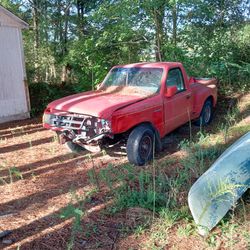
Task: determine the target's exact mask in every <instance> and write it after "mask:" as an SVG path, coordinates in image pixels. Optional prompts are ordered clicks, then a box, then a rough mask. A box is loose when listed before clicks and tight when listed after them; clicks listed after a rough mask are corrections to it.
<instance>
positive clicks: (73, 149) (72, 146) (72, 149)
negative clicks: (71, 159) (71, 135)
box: [65, 141, 85, 154]
mask: <svg viewBox="0 0 250 250" xmlns="http://www.w3.org/2000/svg"><path fill="white" fill-rule="evenodd" d="M65 146H66V148H68V150H69V151H70V152H71V153H77V154H80V153H82V152H83V151H85V149H84V148H83V147H81V146H80V145H78V144H76V143H74V142H72V141H67V142H65Z"/></svg>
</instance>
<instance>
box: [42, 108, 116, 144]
mask: <svg viewBox="0 0 250 250" xmlns="http://www.w3.org/2000/svg"><path fill="white" fill-rule="evenodd" d="M43 126H44V127H45V128H47V129H51V130H54V131H60V132H62V134H64V137H66V138H67V140H71V141H73V142H75V143H84V144H90V143H96V142H98V141H100V140H101V139H102V138H103V137H105V136H107V137H112V131H111V122H110V121H108V120H105V119H101V118H98V117H94V116H90V115H83V114H75V113H69V112H62V111H57V112H53V113H48V112H45V113H44V115H43Z"/></svg>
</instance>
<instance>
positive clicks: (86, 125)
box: [51, 114, 97, 131]
mask: <svg viewBox="0 0 250 250" xmlns="http://www.w3.org/2000/svg"><path fill="white" fill-rule="evenodd" d="M51 124H52V126H56V127H59V128H63V129H72V130H82V131H89V130H90V129H94V128H96V126H97V120H96V118H95V117H92V116H84V115H81V116H79V115H74V114H73V115H53V118H52V119H51Z"/></svg>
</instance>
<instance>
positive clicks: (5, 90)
mask: <svg viewBox="0 0 250 250" xmlns="http://www.w3.org/2000/svg"><path fill="white" fill-rule="evenodd" d="M6 20H7V19H6ZM25 80H26V76H25V67H24V60H23V52H22V37H21V32H20V28H17V27H13V26H11V27H9V26H7V25H6V26H5V25H4V26H3V25H1V26H0V123H1V122H5V121H8V117H9V120H13V119H15V116H16V117H18V118H20V117H21V118H26V117H28V116H29V110H28V103H27V98H26V92H25V85H24V81H25Z"/></svg>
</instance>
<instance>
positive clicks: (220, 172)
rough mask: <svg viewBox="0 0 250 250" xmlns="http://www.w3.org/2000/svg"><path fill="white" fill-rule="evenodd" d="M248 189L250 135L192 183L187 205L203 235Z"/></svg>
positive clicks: (230, 148)
mask: <svg viewBox="0 0 250 250" xmlns="http://www.w3.org/2000/svg"><path fill="white" fill-rule="evenodd" d="M249 187H250V132H248V133H247V134H245V135H244V136H242V137H241V138H240V139H239V140H237V141H236V142H235V143H234V144H232V145H231V146H230V147H229V148H228V149H227V150H226V151H225V152H224V153H223V154H222V155H221V156H220V157H219V158H218V159H217V160H216V161H215V162H214V164H213V165H212V166H211V167H210V168H209V169H208V170H207V171H206V172H205V173H204V174H203V175H202V176H201V177H200V178H199V179H198V180H197V181H196V182H195V183H194V184H193V186H192V187H191V189H190V191H189V194H188V204H189V208H190V210H191V213H192V215H193V218H194V221H195V223H196V224H197V225H198V232H199V233H200V234H201V235H206V234H208V233H209V231H210V230H211V229H212V228H214V227H215V226H216V225H217V223H218V222H219V221H220V220H221V219H222V218H223V217H224V216H225V214H226V213H227V212H228V211H229V210H230V209H231V208H232V207H233V206H234V205H235V203H236V202H237V200H238V199H239V198H240V197H241V196H242V195H243V193H244V192H246V190H247V189H248V188H249Z"/></svg>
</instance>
